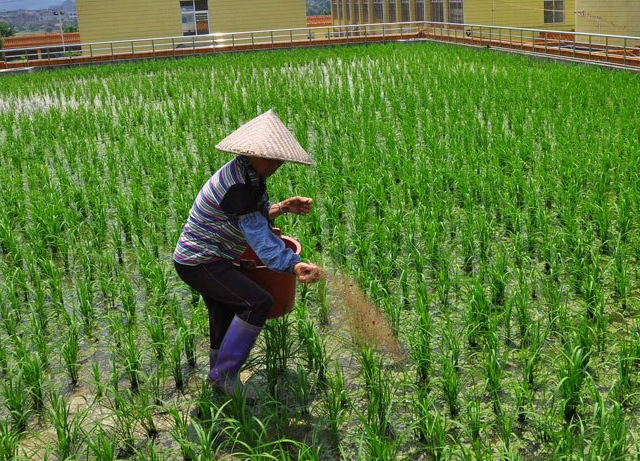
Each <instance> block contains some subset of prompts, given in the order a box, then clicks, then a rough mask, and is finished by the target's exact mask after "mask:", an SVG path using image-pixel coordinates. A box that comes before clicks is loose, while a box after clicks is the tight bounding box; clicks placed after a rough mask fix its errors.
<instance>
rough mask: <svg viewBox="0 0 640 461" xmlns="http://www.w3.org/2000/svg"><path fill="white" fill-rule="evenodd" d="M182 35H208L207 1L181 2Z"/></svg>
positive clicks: (190, 0)
mask: <svg viewBox="0 0 640 461" xmlns="http://www.w3.org/2000/svg"><path fill="white" fill-rule="evenodd" d="M180 14H181V16H182V35H207V34H208V33H209V6H208V5H207V1H206V0H204V1H194V0H189V1H186V2H185V1H182V2H180Z"/></svg>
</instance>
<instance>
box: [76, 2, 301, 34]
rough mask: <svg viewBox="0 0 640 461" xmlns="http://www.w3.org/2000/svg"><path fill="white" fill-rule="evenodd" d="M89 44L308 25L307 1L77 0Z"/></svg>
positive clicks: (81, 31) (81, 30) (80, 24)
mask: <svg viewBox="0 0 640 461" xmlns="http://www.w3.org/2000/svg"><path fill="white" fill-rule="evenodd" d="M76 9H77V12H78V26H79V29H80V35H81V37H82V42H83V43H94V42H112V41H116V40H136V39H147V38H157V37H181V36H185V37H194V36H199V35H207V34H213V33H218V32H240V31H254V30H267V29H288V28H297V27H302V28H304V27H306V25H307V15H306V4H305V0H278V1H272V0H215V1H214V0H208V1H207V0H187V1H181V0H76Z"/></svg>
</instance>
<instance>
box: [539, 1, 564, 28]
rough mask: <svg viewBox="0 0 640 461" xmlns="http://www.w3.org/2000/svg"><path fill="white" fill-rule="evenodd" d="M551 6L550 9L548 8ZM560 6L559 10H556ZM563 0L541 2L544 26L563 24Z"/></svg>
mask: <svg viewBox="0 0 640 461" xmlns="http://www.w3.org/2000/svg"><path fill="white" fill-rule="evenodd" d="M548 4H551V8H549V7H548ZM558 5H560V8H558ZM566 6H567V4H566V2H565V0H543V3H542V13H543V14H542V15H543V21H544V24H564V23H565V21H566Z"/></svg>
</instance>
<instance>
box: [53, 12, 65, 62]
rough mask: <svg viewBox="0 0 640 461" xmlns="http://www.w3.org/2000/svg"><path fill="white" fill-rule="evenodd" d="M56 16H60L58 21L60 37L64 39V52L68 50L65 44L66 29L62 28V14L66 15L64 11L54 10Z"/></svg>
mask: <svg viewBox="0 0 640 461" xmlns="http://www.w3.org/2000/svg"><path fill="white" fill-rule="evenodd" d="M53 15H54V16H60V21H58V25H59V26H60V38H61V39H62V54H64V53H65V52H66V47H65V44H64V30H62V16H64V11H62V10H58V11H54V12H53Z"/></svg>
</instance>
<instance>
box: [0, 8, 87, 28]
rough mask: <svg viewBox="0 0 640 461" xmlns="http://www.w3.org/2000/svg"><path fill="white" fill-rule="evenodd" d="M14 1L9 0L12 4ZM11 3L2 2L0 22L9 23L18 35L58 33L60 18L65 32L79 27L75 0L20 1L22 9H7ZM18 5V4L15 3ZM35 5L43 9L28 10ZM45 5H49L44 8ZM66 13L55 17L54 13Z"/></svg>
mask: <svg viewBox="0 0 640 461" xmlns="http://www.w3.org/2000/svg"><path fill="white" fill-rule="evenodd" d="M12 2H13V0H9V3H12ZM9 3H5V2H0V5H2V8H4V9H3V10H0V21H4V22H6V23H8V24H9V25H10V26H11V27H13V29H14V30H15V31H16V35H24V34H34V33H41V32H58V31H59V30H60V25H59V24H60V17H62V26H63V27H64V28H65V30H69V28H71V29H73V28H77V27H78V19H77V16H76V4H75V2H74V1H73V0H67V1H61V0H49V1H47V0H37V1H29V0H26V1H25V0H20V2H19V3H20V6H21V8H20V9H12V10H11V9H7V6H8V4H9ZM15 3H18V2H15ZM33 3H36V4H38V6H40V7H41V8H38V9H35V10H34V9H28V8H27V7H28V6H29V5H31V4H33ZM43 4H47V5H49V6H48V7H44V8H42V5H43ZM59 11H64V15H62V16H60V15H55V14H54V12H59Z"/></svg>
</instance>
